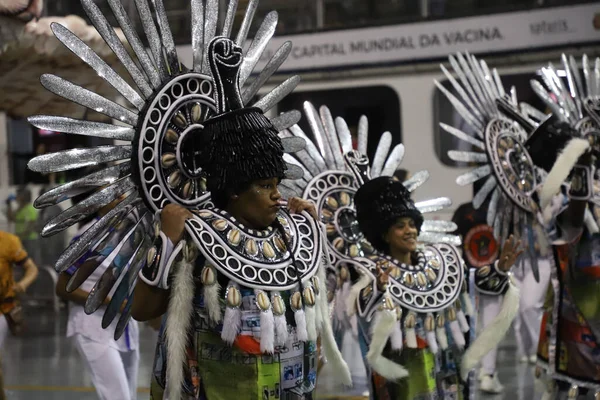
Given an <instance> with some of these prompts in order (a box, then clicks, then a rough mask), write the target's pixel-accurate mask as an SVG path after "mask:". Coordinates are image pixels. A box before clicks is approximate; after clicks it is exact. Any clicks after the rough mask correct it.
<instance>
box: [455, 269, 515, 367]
mask: <svg viewBox="0 0 600 400" xmlns="http://www.w3.org/2000/svg"><path fill="white" fill-rule="evenodd" d="M508 282H509V285H508V291H507V292H506V294H505V295H504V300H503V301H502V308H501V309H500V313H499V314H498V315H497V316H496V318H494V320H493V321H492V322H491V323H490V324H489V325H488V326H487V327H486V328H485V329H484V330H483V331H482V332H481V333H480V334H479V336H477V338H476V339H475V341H474V342H473V343H472V344H471V345H470V346H469V348H468V349H467V351H466V352H465V354H464V355H463V359H462V364H461V368H460V369H461V375H462V377H463V379H466V377H467V375H468V374H469V371H471V370H472V369H473V368H474V367H475V366H476V365H477V363H479V361H480V360H481V358H483V356H485V355H486V354H487V353H489V351H490V350H491V349H493V348H494V347H496V346H497V345H498V343H500V341H501V340H502V339H503V338H504V336H505V335H506V332H507V331H508V328H510V325H511V324H512V321H513V319H514V318H515V316H516V315H517V312H518V311H519V289H518V287H517V286H516V285H515V283H514V282H513V277H512V275H511V274H509V280H508Z"/></svg>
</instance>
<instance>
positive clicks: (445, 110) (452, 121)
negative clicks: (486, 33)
mask: <svg viewBox="0 0 600 400" xmlns="http://www.w3.org/2000/svg"><path fill="white" fill-rule="evenodd" d="M531 79H538V80H539V76H538V75H536V74H533V73H523V74H507V75H502V82H503V84H504V87H505V90H507V91H508V90H510V88H511V87H514V88H515V89H516V91H517V98H518V99H519V102H525V103H528V104H530V105H532V106H533V107H535V108H537V109H538V110H542V111H546V112H548V110H545V106H544V104H543V102H542V101H541V100H540V99H539V97H538V96H537V95H536V94H535V93H534V92H533V90H532V89H531V85H530V83H529V82H530V80H531ZM540 81H541V80H540ZM440 83H441V84H442V85H443V86H444V87H445V88H446V89H448V90H449V91H450V92H451V93H452V94H454V95H455V96H457V94H456V91H455V90H454V88H452V85H451V84H450V82H449V81H448V80H444V81H440ZM457 97H458V96H457ZM433 113H434V118H433V123H434V127H433V131H434V133H435V134H434V146H435V153H436V155H437V157H438V159H439V160H440V161H441V162H442V163H443V164H444V165H447V166H450V167H467V166H469V164H468V163H465V162H457V161H453V160H451V159H450V158H449V157H448V150H463V151H475V150H474V147H473V146H472V145H470V144H469V143H466V142H464V141H463V140H460V139H458V138H456V137H454V136H453V135H451V134H449V133H448V132H446V131H444V130H443V129H442V128H440V125H439V124H440V122H443V123H445V124H448V125H450V126H453V127H456V128H458V129H460V130H462V131H463V132H465V133H469V134H471V133H474V132H473V128H472V127H471V126H470V125H469V124H467V123H466V121H465V120H464V119H463V118H462V117H461V116H460V114H459V113H458V112H456V110H455V109H454V107H453V106H452V104H451V103H450V101H449V100H448V99H447V98H446V96H444V94H443V93H442V92H441V91H440V90H439V89H438V88H435V92H434V96H433Z"/></svg>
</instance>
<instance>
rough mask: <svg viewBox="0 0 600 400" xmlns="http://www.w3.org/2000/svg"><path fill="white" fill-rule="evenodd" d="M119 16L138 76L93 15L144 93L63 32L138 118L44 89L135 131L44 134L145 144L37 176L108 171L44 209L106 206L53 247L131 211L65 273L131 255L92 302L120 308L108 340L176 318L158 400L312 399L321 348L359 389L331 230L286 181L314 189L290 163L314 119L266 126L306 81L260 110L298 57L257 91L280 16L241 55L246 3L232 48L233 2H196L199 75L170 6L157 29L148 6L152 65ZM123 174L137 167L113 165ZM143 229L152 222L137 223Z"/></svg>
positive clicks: (42, 120) (68, 221)
mask: <svg viewBox="0 0 600 400" xmlns="http://www.w3.org/2000/svg"><path fill="white" fill-rule="evenodd" d="M109 4H110V6H111V9H112V11H113V13H114V15H115V17H116V18H117V21H118V22H119V25H120V26H121V28H122V30H123V34H124V36H125V37H126V38H127V41H128V44H129V45H130V46H131V48H132V49H133V51H134V54H135V56H136V57H137V61H138V62H139V63H136V62H134V61H133V59H132V58H131V55H130V54H129V53H128V51H127V50H126V48H125V46H124V45H123V44H122V43H121V41H120V40H119V38H118V36H117V35H116V33H115V32H114V30H113V29H112V28H110V27H109V25H108V22H107V21H106V18H105V17H104V16H103V15H102V13H101V11H100V10H99V9H98V7H97V6H96V4H95V3H94V2H93V1H92V0H82V5H83V8H84V10H85V11H86V13H87V14H88V16H89V17H90V20H91V22H92V24H94V26H95V27H96V29H97V30H98V32H99V33H100V34H101V35H102V37H103V38H104V39H105V41H106V42H107V43H108V44H109V46H110V47H111V49H113V51H114V52H115V54H116V55H117V57H118V58H119V60H120V61H121V62H122V63H123V65H124V67H125V68H126V69H127V71H128V72H129V73H130V75H131V77H132V79H133V81H134V83H135V86H136V87H137V89H139V91H138V90H137V89H134V88H133V87H132V86H130V85H129V84H128V83H127V82H125V80H123V79H122V78H121V77H120V76H119V75H117V74H116V72H115V71H114V70H112V69H111V68H110V67H108V65H107V64H106V63H105V62H104V61H103V60H102V59H101V58H100V57H99V56H98V55H97V54H95V53H94V52H93V51H91V49H89V48H88V47H87V46H86V45H85V44H84V43H82V42H81V41H80V40H79V39H78V38H76V37H75V36H74V35H73V34H72V33H71V32H70V31H69V30H68V29H66V28H64V27H62V26H60V25H57V24H54V25H53V26H52V29H53V31H54V33H55V35H56V36H57V38H58V39H59V40H61V41H62V42H63V44H65V45H66V46H67V47H69V49H70V50H72V51H73V52H74V53H75V54H76V55H77V56H79V57H80V58H81V59H82V60H83V61H85V62H86V63H88V64H89V65H90V67H92V68H93V69H95V70H96V71H97V72H98V73H99V74H101V75H102V76H103V77H105V79H106V80H107V81H108V82H110V83H111V85H113V86H114V87H115V88H116V89H117V90H118V91H119V92H120V93H121V94H122V95H123V96H124V97H125V99H126V100H127V102H128V103H129V104H130V106H129V105H128V106H127V107H126V106H121V105H117V104H115V103H114V102H112V101H110V100H108V99H106V98H104V97H101V96H99V95H97V94H95V93H93V92H90V91H88V90H87V89H84V88H82V87H79V86H76V85H74V84H72V83H70V82H68V81H66V80H64V79H61V78H59V77H56V76H53V75H44V76H43V77H42V79H41V81H42V84H43V85H44V86H45V87H46V88H48V89H49V90H50V91H52V92H54V93H56V94H59V95H61V96H63V97H66V98H67V99H70V100H72V101H75V102H78V103H80V104H82V105H84V106H86V107H88V108H92V109H94V110H99V111H100V112H103V113H105V114H106V115H108V116H109V117H111V118H114V119H117V120H119V121H120V122H121V124H120V125H112V124H105V123H96V122H91V121H82V120H74V119H70V118H63V117H48V116H34V117H31V118H30V119H29V121H30V122H31V123H32V124H34V125H35V126H37V127H38V128H40V127H42V126H44V127H46V128H44V129H50V130H54V131H61V132H66V133H74V134H89V133H90V132H95V134H96V135H99V136H103V137H111V138H114V139H119V140H126V141H130V142H131V145H115V146H100V147H97V148H93V149H74V150H67V151H64V152H58V153H52V154H46V155H42V156H39V157H36V158H34V159H33V160H31V161H30V163H29V168H31V169H33V170H35V171H37V172H44V173H49V172H59V171H64V170H68V169H74V168H81V167H85V166H89V165H96V164H109V166H108V167H107V168H105V169H102V170H100V171H98V172H95V173H92V174H90V175H87V176H84V177H83V178H81V179H79V180H76V181H74V182H70V183H67V184H65V185H62V186H59V187H58V188H55V189H52V190H51V191H49V192H48V193H45V194H44V195H42V196H40V198H38V199H37V200H36V206H38V207H43V206H47V205H50V204H55V203H58V202H60V201H63V200H65V199H67V198H70V197H73V196H74V195H77V194H81V193H88V192H91V194H89V196H88V197H87V198H86V199H85V200H83V201H81V202H80V203H78V204H77V205H75V206H73V207H71V208H69V209H67V210H65V211H64V212H63V213H62V214H61V215H59V216H58V217H56V218H54V219H52V220H51V221H50V222H49V223H48V224H46V226H45V227H44V229H43V230H42V235H43V236H48V235H52V234H54V233H56V232H59V231H61V230H64V229H66V228H67V227H68V226H70V225H72V224H74V223H77V222H78V221H80V220H82V219H85V218H86V217H87V216H89V215H90V214H92V213H94V212H95V211H97V210H99V209H101V208H103V207H104V206H106V205H107V204H109V203H111V202H112V201H114V200H115V199H118V198H121V197H124V199H123V200H122V201H120V202H119V203H118V204H117V205H116V206H115V207H114V208H112V209H111V210H110V211H109V212H108V213H106V214H105V215H104V216H103V217H102V218H100V219H99V220H98V221H96V222H95V223H94V224H93V225H92V226H90V227H89V228H88V229H87V230H86V231H85V232H84V233H83V234H82V235H81V237H80V238H79V239H78V240H77V241H75V242H73V243H72V244H71V245H70V246H69V247H68V248H67V249H66V250H65V252H64V253H63V254H62V255H61V257H59V260H58V262H57V265H56V268H57V270H59V271H60V272H63V271H65V270H67V269H68V268H69V267H70V266H72V265H74V264H75V265H77V264H78V265H82V264H83V262H85V261H87V260H91V262H90V265H87V267H86V270H85V272H83V273H81V274H80V275H81V276H80V277H79V278H81V279H83V278H86V277H87V276H89V275H90V274H91V273H93V271H94V268H97V267H99V265H100V263H101V260H100V259H98V260H97V261H93V259H92V257H93V256H94V255H95V253H97V252H98V251H99V250H100V249H101V245H102V243H103V241H105V240H107V241H111V242H113V241H114V243H117V245H116V247H115V248H114V250H113V251H112V252H111V253H110V254H109V255H108V256H106V258H107V259H110V260H113V261H107V262H108V263H109V265H108V267H107V269H106V271H105V272H104V274H102V276H101V277H100V279H99V280H98V281H97V282H96V284H95V285H94V287H93V288H92V290H91V291H90V294H89V296H88V299H87V300H86V312H88V313H91V312H94V311H96V310H97V309H98V308H99V307H101V306H102V305H103V304H106V302H108V304H107V305H106V308H105V311H104V314H103V317H102V326H103V327H106V326H109V325H110V324H111V323H112V321H114V320H115V318H118V320H117V326H116V329H115V338H118V337H120V335H121V334H122V333H123V332H124V330H125V329H126V327H127V322H128V320H129V318H130V316H131V315H132V314H134V315H135V317H136V318H137V319H140V320H146V319H151V318H154V317H156V316H159V315H162V314H165V313H166V316H165V318H164V319H163V326H162V328H161V332H160V338H159V343H158V345H157V350H156V359H155V371H154V374H153V377H152V380H153V382H152V394H151V395H152V397H153V398H154V399H161V398H162V399H169V400H177V399H182V398H185V399H206V400H218V399H227V400H229V399H232V398H244V399H250V400H254V399H263V398H270V397H276V398H282V399H310V398H313V397H314V390H315V383H316V368H317V361H318V360H317V358H318V357H317V356H318V349H317V340H318V339H319V338H320V339H321V345H322V349H323V353H324V356H325V358H326V359H327V361H328V362H329V363H331V364H333V365H334V369H335V370H337V371H338V374H339V375H338V376H339V377H340V378H341V381H342V383H343V384H345V385H350V384H351V380H350V373H349V372H348V367H347V365H346V364H345V363H344V362H343V360H342V357H341V354H340V352H339V350H337V347H336V346H335V340H334V338H333V332H332V329H331V324H330V322H329V318H328V315H329V314H328V309H327V294H326V291H325V268H327V265H328V260H329V258H328V256H327V249H326V246H325V245H324V243H323V234H322V232H321V228H320V226H319V224H318V222H317V221H315V220H314V218H313V217H311V216H310V214H308V213H307V212H306V211H303V210H306V209H307V208H310V207H309V206H308V205H307V204H306V203H303V202H300V201H298V200H290V202H289V204H288V205H289V208H290V209H291V210H289V211H288V210H287V209H286V208H285V207H281V204H280V201H279V200H280V197H281V196H280V194H279V192H278V185H279V183H280V180H282V179H283V178H286V179H285V180H287V179H294V178H296V177H299V176H301V171H300V170H299V168H298V167H294V166H293V165H289V164H286V163H285V162H284V161H283V156H284V153H287V152H294V151H298V150H300V149H302V148H303V146H304V142H303V141H302V140H295V139H292V140H288V139H280V138H279V137H278V136H277V133H278V132H279V131H281V130H283V129H285V128H288V127H290V126H292V125H294V124H295V123H296V122H297V121H298V119H299V115H298V113H297V112H287V113H283V114H280V115H278V116H277V117H275V118H273V119H271V120H270V119H268V118H267V117H266V116H265V115H264V113H265V112H267V111H268V110H269V109H271V108H272V107H273V106H275V105H276V104H277V103H278V101H279V100H281V99H282V98H283V97H285V96H286V95H287V94H288V93H290V92H291V91H292V90H293V89H294V87H295V86H296V85H297V84H298V82H299V79H298V77H291V78H289V79H288V80H286V81H284V82H283V83H281V84H280V85H278V86H277V87H276V88H274V89H273V90H271V91H270V92H268V93H267V94H266V95H264V96H262V97H261V98H260V99H259V100H258V101H253V99H254V98H255V95H256V94H257V92H258V91H259V89H260V88H261V87H262V85H263V84H264V83H265V82H266V81H267V80H268V78H269V77H270V76H271V75H272V74H273V73H274V72H275V71H276V70H277V68H278V66H279V65H281V63H282V62H283V61H284V60H285V58H286V57H287V55H288V54H289V52H290V51H291V44H290V43H289V42H287V43H285V44H283V45H282V46H281V48H280V49H279V50H278V51H276V52H275V53H274V54H273V56H272V58H271V60H270V61H269V62H268V63H267V65H266V66H265V68H264V69H263V70H262V71H260V73H258V74H257V76H255V77H253V78H251V73H252V72H253V70H254V69H255V66H256V64H257V63H258V60H259V59H260V58H261V54H262V52H263V51H264V49H265V48H266V45H267V44H268V41H269V40H270V39H271V37H272V35H273V33H274V31H275V27H276V24H277V13H275V12H271V13H269V14H267V16H266V17H265V19H264V21H263V22H262V24H261V25H260V27H259V28H258V30H257V33H256V35H255V37H254V39H253V40H252V43H251V44H250V45H249V46H248V48H247V50H246V52H244V51H243V50H242V46H243V45H244V44H245V41H246V37H247V34H248V31H249V29H250V25H251V21H252V17H253V15H254V12H255V11H256V7H257V5H258V4H257V1H250V2H249V4H248V8H247V12H246V14H245V16H244V19H243V21H242V25H241V27H240V28H239V31H238V33H237V37H236V38H235V40H233V39H230V38H229V37H230V36H231V33H232V25H233V21H234V16H235V15H236V7H237V1H231V2H230V3H229V5H228V7H227V12H226V15H225V19H224V24H223V26H222V28H221V29H220V32H219V34H218V35H217V21H218V2H216V1H207V2H203V1H200V0H197V1H192V3H191V19H192V25H193V28H192V48H193V65H192V66H191V68H190V69H188V68H187V67H185V66H183V65H182V64H181V63H180V61H179V59H178V56H177V51H176V48H175V44H174V41H173V37H172V34H171V31H170V29H169V26H168V21H167V14H166V11H165V8H164V4H163V1H161V0H155V1H152V6H153V7H154V13H155V16H154V17H155V18H154V17H153V15H152V10H151V8H150V4H149V3H148V2H147V1H146V0H139V1H136V6H137V9H138V13H139V14H140V17H141V20H142V25H143V28H144V32H145V33H146V36H147V39H148V43H149V47H150V52H147V51H146V47H145V46H144V45H143V43H142V41H141V39H140V38H139V37H138V36H137V33H136V31H135V29H133V27H132V25H131V23H130V21H129V18H128V16H127V15H126V13H125V10H124V8H123V7H122V5H121V4H120V3H119V2H118V1H111V2H109ZM155 21H156V23H157V24H158V29H157V26H156V25H155ZM159 32H160V34H159ZM257 72H258V71H257ZM244 85H245V86H244ZM240 87H245V90H244V92H243V93H242V92H241V91H240ZM119 160H124V162H120V163H117V164H111V163H112V162H114V161H119ZM290 182H291V181H290ZM98 189H99V190H98ZM291 211H294V212H295V211H303V212H299V213H291ZM190 212H191V213H192V214H190ZM129 215H136V216H139V217H136V218H133V221H136V222H133V223H128V224H122V223H121V222H122V221H123V220H124V219H126V218H127V216H129ZM153 216H154V218H152V217H153ZM131 249H133V251H132V250H131ZM115 260H118V261H115ZM123 260H125V262H123ZM76 273H77V272H76ZM138 276H139V279H140V280H141V281H139V282H138ZM71 289H75V287H73V288H71ZM113 290H114V291H113ZM109 293H112V296H111V298H110V299H108V300H107V297H108V295H109ZM124 303H125V306H124V307H123V304H124Z"/></svg>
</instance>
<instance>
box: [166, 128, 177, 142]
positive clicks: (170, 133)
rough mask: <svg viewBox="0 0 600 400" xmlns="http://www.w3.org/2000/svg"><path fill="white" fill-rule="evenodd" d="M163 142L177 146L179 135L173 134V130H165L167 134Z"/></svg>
mask: <svg viewBox="0 0 600 400" xmlns="http://www.w3.org/2000/svg"><path fill="white" fill-rule="evenodd" d="M165 140H166V141H167V142H169V143H171V144H177V141H178V140H179V133H177V132H175V130H173V129H167V133H165Z"/></svg>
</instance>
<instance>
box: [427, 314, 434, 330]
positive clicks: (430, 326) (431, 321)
mask: <svg viewBox="0 0 600 400" xmlns="http://www.w3.org/2000/svg"><path fill="white" fill-rule="evenodd" d="M434 329H435V321H434V319H433V315H431V314H427V316H426V317H425V330H427V331H432V330H434Z"/></svg>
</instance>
